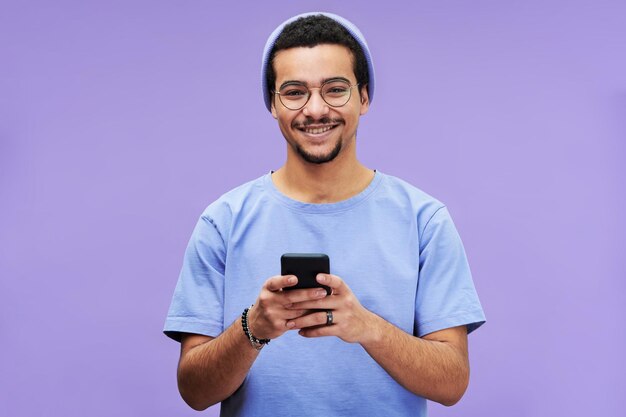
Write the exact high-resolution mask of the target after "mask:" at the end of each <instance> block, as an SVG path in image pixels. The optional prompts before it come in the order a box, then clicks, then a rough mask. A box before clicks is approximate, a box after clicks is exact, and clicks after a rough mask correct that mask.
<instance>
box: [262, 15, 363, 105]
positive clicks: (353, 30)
mask: <svg viewBox="0 0 626 417" xmlns="http://www.w3.org/2000/svg"><path fill="white" fill-rule="evenodd" d="M315 15H323V16H326V17H329V18H331V19H333V20H334V21H335V22H337V23H339V24H340V25H341V26H343V27H344V28H345V29H346V30H347V31H348V32H349V33H350V34H351V35H352V37H353V38H354V39H355V40H356V41H357V42H358V44H359V45H360V46H361V49H362V50H363V54H364V55H365V60H366V61H367V72H368V75H369V82H368V84H367V93H368V95H369V101H370V103H371V102H372V100H373V99H374V64H373V63H372V55H371V54H370V50H369V48H368V47H367V43H366V42H365V37H364V36H363V34H362V33H361V31H360V30H359V28H357V27H356V26H355V25H354V24H353V23H352V22H350V21H348V20H347V19H344V18H343V17H341V16H337V15H336V14H332V13H325V12H310V13H303V14H299V15H297V16H294V17H292V18H290V19H287V20H285V21H284V22H283V23H281V24H280V25H279V26H278V27H277V28H276V29H274V31H273V32H272V34H271V35H270V37H269V38H267V42H266V43H265V48H264V49H263V61H262V64H261V88H262V90H263V100H265V107H267V109H268V110H269V111H272V100H271V99H272V98H271V96H270V94H269V92H268V88H267V77H266V73H267V66H268V65H269V60H270V53H271V52H272V49H273V48H274V44H275V43H276V39H278V37H279V36H280V34H281V33H282V31H283V29H284V28H285V26H286V25H288V24H289V23H292V22H294V21H296V20H298V19H300V18H301V17H307V16H315Z"/></svg>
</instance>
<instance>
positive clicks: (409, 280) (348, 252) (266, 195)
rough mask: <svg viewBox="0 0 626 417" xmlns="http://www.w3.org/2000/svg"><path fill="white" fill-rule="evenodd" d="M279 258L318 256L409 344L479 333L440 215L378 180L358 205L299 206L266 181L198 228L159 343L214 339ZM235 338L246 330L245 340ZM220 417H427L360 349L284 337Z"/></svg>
mask: <svg viewBox="0 0 626 417" xmlns="http://www.w3.org/2000/svg"><path fill="white" fill-rule="evenodd" d="M288 252H292V253H293V252H301V253H304V252H314V253H326V254H328V256H329V258H330V269H331V273H333V274H335V275H338V276H339V277H341V278H342V279H343V280H344V281H345V282H346V283H347V285H348V286H349V287H350V288H351V290H352V291H353V293H354V294H355V296H356V297H357V298H358V299H359V301H360V302H361V304H362V305H363V306H364V307H365V308H367V309H368V310H370V311H372V312H374V313H376V314H378V315H379V316H381V317H382V318H384V319H385V320H387V321H389V322H390V323H392V324H394V325H396V326H397V327H399V328H400V329H402V330H404V331H405V332H407V333H409V334H413V335H416V336H423V335H426V334H428V333H432V332H434V331H437V330H442V329H446V328H450V327H454V326H460V325H467V329H468V332H471V331H473V330H475V329H476V328H477V327H479V326H480V325H481V324H483V323H484V321H485V317H484V314H483V310H482V308H481V305H480V302H479V300H478V297H477V294H476V290H475V288H474V284H473V281H472V277H471V273H470V270H469V266H468V263H467V259H466V256H465V251H464V249H463V245H462V243H461V240H460V238H459V235H458V233H457V231H456V228H455V227H454V224H453V222H452V219H451V218H450V215H449V213H448V210H447V209H446V207H445V206H444V205H443V204H442V203H440V202H439V201H437V200H436V199H434V198H432V197H430V196H429V195H427V194H425V193H424V192H422V191H420V190H419V189H417V188H415V187H413V186H411V185H410V184H407V183H406V182H404V181H402V180H400V179H398V178H395V177H392V176H389V175H385V174H383V173H381V172H376V174H375V176H374V179H373V180H372V182H371V183H370V184H369V186H368V187H367V188H366V189H365V190H363V191H362V192H361V193H359V194H358V195H356V196H354V197H352V198H350V199H348V200H344V201H341V202H338V203H331V204H308V203H302V202H299V201H295V200H293V199H290V198H288V197H287V196H285V195H284V194H282V193H281V192H280V191H279V190H278V189H277V188H276V187H275V186H274V184H273V182H272V179H271V174H269V173H268V174H267V175H264V176H262V177H261V178H258V179H256V180H254V181H251V182H249V183H246V184H244V185H242V186H240V187H238V188H235V189H234V190H232V191H230V192H228V193H226V194H225V195H223V196H222V197H220V198H219V199H218V200H217V201H215V202H214V203H213V204H211V205H210V206H209V207H208V208H207V209H206V210H205V211H204V212H203V213H202V216H201V217H200V219H199V221H198V223H197V225H196V228H195V230H194V232H193V234H192V236H191V240H190V242H189V245H188V247H187V251H186V253H185V258H184V263H183V268H182V271H181V274H180V277H179V280H178V284H177V286H176V290H175V292H174V296H173V299H172V304H171V307H170V310H169V313H168V316H167V320H166V323H165V328H164V331H165V333H166V334H167V335H168V336H170V337H172V338H174V339H176V340H179V339H180V332H187V333H197V334H203V335H207V336H218V335H219V334H220V333H222V332H223V331H224V330H225V328H227V327H228V326H230V325H231V324H232V323H233V322H234V321H235V320H236V319H237V318H238V317H239V316H240V315H241V312H242V311H243V309H244V308H246V307H248V306H250V304H252V303H253V302H254V301H255V300H256V297H257V295H258V294H259V291H260V289H261V287H262V285H263V283H264V282H265V281H266V280H267V279H268V278H269V277H271V276H274V275H280V257H281V255H282V254H283V253H288ZM242 331H243V330H242ZM221 414H222V416H295V415H297V416H316V417H317V416H331V415H332V416H348V415H349V416H364V415H372V416H383V415H384V416H425V415H426V400H425V399H424V398H422V397H419V396H416V395H414V394H412V393H410V392H409V391H407V390H406V389H405V388H403V387H402V386H400V385H399V384H398V383H397V382H395V381H394V380H393V379H392V378H391V377H390V376H389V375H388V374H387V372H385V370H384V369H383V368H381V367H380V366H379V365H378V364H377V363H376V362H375V361H374V360H373V359H372V358H371V357H370V356H369V355H368V354H367V352H366V351H365V350H364V349H363V348H362V347H361V346H360V345H359V344H349V343H345V342H343V341H342V340H340V339H339V338H336V337H322V338H313V339H308V338H304V337H301V336H299V335H298V333H297V332H296V331H288V332H287V333H285V334H284V335H282V336H281V337H279V338H277V339H275V340H272V341H271V343H270V344H269V345H268V346H266V347H265V348H264V349H263V350H262V351H261V353H260V355H259V356H258V358H257V359H256V361H255V362H254V364H253V365H252V368H251V369H250V372H249V373H248V376H247V377H246V379H245V381H244V383H243V385H242V386H241V388H240V389H239V390H237V391H236V392H235V393H234V394H233V395H232V396H231V397H230V398H228V399H226V400H225V401H223V402H222V405H221Z"/></svg>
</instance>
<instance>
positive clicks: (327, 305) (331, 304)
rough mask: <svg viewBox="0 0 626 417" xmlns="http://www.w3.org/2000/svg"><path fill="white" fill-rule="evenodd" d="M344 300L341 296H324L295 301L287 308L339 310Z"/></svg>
mask: <svg viewBox="0 0 626 417" xmlns="http://www.w3.org/2000/svg"><path fill="white" fill-rule="evenodd" d="M341 306H342V301H341V298H340V297H336V296H332V297H324V298H321V299H318V300H306V301H301V302H297V303H293V304H292V305H290V306H289V307H287V308H292V309H306V310H337V309H339V308H341Z"/></svg>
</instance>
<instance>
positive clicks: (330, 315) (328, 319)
mask: <svg viewBox="0 0 626 417" xmlns="http://www.w3.org/2000/svg"><path fill="white" fill-rule="evenodd" d="M331 324H333V312H332V311H331V310H326V325H327V326H330V325H331Z"/></svg>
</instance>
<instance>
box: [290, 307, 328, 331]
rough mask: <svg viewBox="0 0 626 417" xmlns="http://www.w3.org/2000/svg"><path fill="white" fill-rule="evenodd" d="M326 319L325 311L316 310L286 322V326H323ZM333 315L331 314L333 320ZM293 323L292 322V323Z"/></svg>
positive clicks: (296, 327)
mask: <svg viewBox="0 0 626 417" xmlns="http://www.w3.org/2000/svg"><path fill="white" fill-rule="evenodd" d="M327 320H328V316H327V313H326V311H317V312H315V313H311V314H307V315H305V316H302V317H299V318H297V319H294V320H290V321H289V322H287V327H290V328H292V329H303V328H306V327H314V326H325V325H326V323H327ZM334 320H335V317H334V316H333V322H334ZM292 323H293V324H292Z"/></svg>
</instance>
